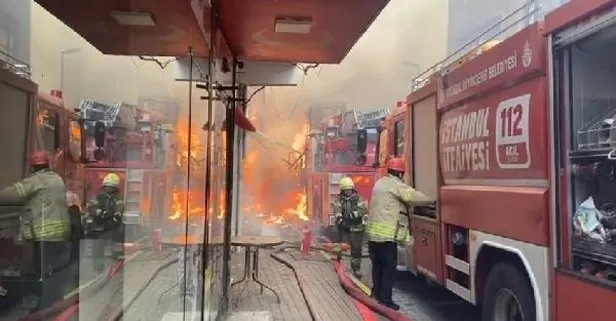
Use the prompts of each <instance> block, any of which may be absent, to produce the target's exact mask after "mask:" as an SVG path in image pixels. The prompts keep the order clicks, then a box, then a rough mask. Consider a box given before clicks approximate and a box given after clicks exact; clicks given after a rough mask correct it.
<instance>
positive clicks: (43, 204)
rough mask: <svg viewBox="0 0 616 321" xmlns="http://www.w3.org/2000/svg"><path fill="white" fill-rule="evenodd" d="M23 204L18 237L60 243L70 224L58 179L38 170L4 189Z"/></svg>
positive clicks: (52, 174) (50, 172)
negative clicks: (14, 195) (19, 235)
mask: <svg viewBox="0 0 616 321" xmlns="http://www.w3.org/2000/svg"><path fill="white" fill-rule="evenodd" d="M1 193H8V194H16V195H17V196H18V197H19V198H20V199H22V200H23V201H24V202H25V205H24V213H23V215H22V219H21V227H20V234H21V238H22V239H25V240H34V241H64V240H68V239H69V238H70V231H71V224H70V218H69V214H68V206H67V202H66V187H65V185H64V182H63V181H62V178H61V177H60V176H59V175H58V174H56V173H54V172H53V171H51V170H40V171H37V172H35V173H34V174H32V175H31V176H29V177H26V178H24V179H23V180H21V181H19V182H17V183H15V184H13V185H12V186H9V187H7V188H5V189H4V190H3V191H2V192H1Z"/></svg>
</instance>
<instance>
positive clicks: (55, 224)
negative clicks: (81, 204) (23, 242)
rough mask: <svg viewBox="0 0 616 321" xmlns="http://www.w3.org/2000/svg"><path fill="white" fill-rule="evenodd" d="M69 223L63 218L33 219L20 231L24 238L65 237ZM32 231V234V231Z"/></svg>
mask: <svg viewBox="0 0 616 321" xmlns="http://www.w3.org/2000/svg"><path fill="white" fill-rule="evenodd" d="M70 230H71V227H70V224H69V222H67V221H64V220H53V221H52V220H45V222H42V221H35V222H33V223H32V224H31V225H29V224H26V226H25V227H24V229H23V231H22V237H23V238H24V239H37V240H38V239H45V238H66V237H68V236H69V234H70ZM33 231H34V235H32V232H33Z"/></svg>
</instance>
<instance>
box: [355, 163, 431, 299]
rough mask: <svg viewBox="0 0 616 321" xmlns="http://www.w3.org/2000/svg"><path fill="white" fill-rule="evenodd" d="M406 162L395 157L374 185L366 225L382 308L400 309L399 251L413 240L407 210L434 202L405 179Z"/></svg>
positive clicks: (374, 289) (375, 288)
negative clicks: (396, 290) (395, 293)
mask: <svg viewBox="0 0 616 321" xmlns="http://www.w3.org/2000/svg"><path fill="white" fill-rule="evenodd" d="M404 172H405V165H404V160H403V159H401V158H392V159H391V160H390V161H389V162H388V164H387V175H385V176H383V177H381V178H380V179H379V180H377V181H376V183H375V184H374V188H373V190H372V199H371V200H370V216H369V217H368V219H367V223H366V234H367V236H368V251H369V253H370V260H371V261H372V284H373V285H372V295H373V297H374V298H375V299H376V300H377V301H379V302H380V303H381V304H382V305H384V306H387V307H389V308H392V309H395V310H398V309H399V308H400V307H399V306H398V305H397V304H396V303H394V302H393V300H392V297H391V295H392V288H393V285H394V281H395V275H396V265H397V260H398V259H397V256H398V251H397V250H398V249H397V245H398V244H400V245H403V246H404V245H405V244H406V243H407V242H409V241H410V240H411V239H410V233H409V232H410V229H409V227H408V219H405V218H404V216H401V214H403V215H407V216H408V207H409V206H410V205H413V204H419V203H426V202H431V200H430V198H429V197H427V196H426V195H424V194H423V193H421V192H419V191H417V190H415V189H413V188H412V187H411V186H409V185H407V184H405V183H404V181H403V180H402V178H403V176H404Z"/></svg>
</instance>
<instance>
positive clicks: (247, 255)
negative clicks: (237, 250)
mask: <svg viewBox="0 0 616 321" xmlns="http://www.w3.org/2000/svg"><path fill="white" fill-rule="evenodd" d="M244 250H245V252H244V276H242V279H240V280H237V281H235V282H233V283H231V286H234V285H237V284H239V283H242V282H244V281H246V279H247V278H248V275H249V274H250V271H251V269H250V247H246V248H245V249H244Z"/></svg>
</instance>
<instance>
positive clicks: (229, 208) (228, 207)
mask: <svg viewBox="0 0 616 321" xmlns="http://www.w3.org/2000/svg"><path fill="white" fill-rule="evenodd" d="M232 63H233V67H232V68H231V69H232V81H231V86H232V87H233V89H232V90H231V93H232V94H231V101H229V103H228V104H226V109H227V117H226V118H225V132H226V135H227V139H226V142H227V144H226V145H227V146H226V147H227V151H226V163H225V182H226V184H225V218H224V234H223V241H224V242H223V252H222V261H223V262H222V282H223V284H222V300H223V301H222V311H223V313H224V314H226V313H227V311H228V310H229V285H230V284H229V283H230V280H231V216H232V213H233V197H232V196H233V159H234V155H233V149H234V147H235V146H234V144H233V142H234V139H235V100H236V96H237V90H235V87H236V86H237V84H236V81H237V77H236V76H237V75H236V73H237V60H236V58H235V57H233V62H232Z"/></svg>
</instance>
